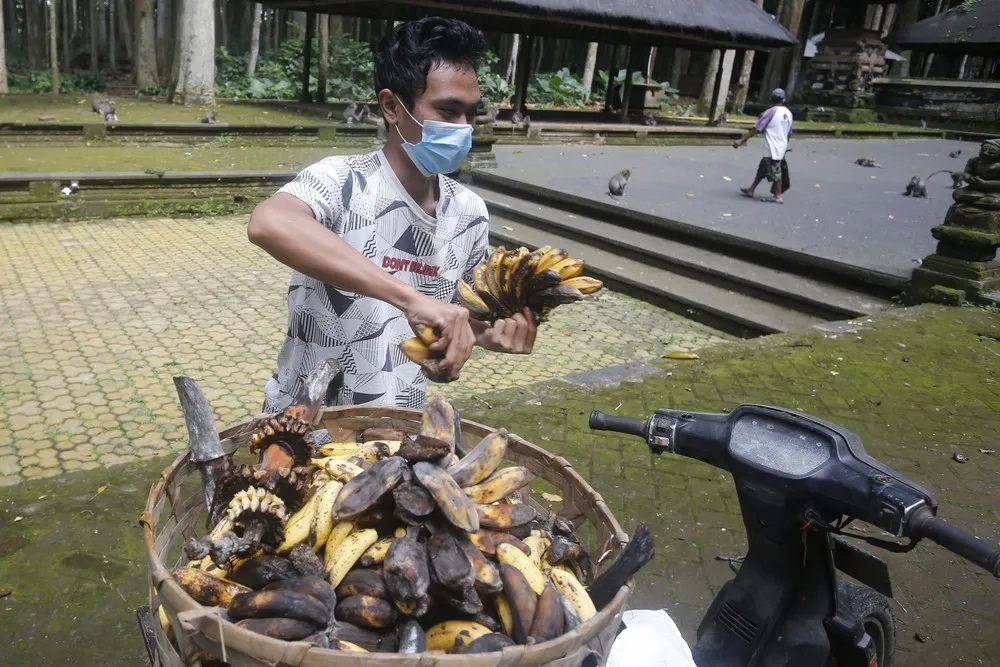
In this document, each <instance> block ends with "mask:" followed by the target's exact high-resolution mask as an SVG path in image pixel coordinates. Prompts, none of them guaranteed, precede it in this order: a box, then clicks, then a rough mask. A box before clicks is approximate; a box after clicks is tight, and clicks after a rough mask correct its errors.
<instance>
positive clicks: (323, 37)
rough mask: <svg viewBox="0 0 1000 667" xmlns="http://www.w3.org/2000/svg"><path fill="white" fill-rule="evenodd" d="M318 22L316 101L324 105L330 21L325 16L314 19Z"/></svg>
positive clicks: (328, 58) (327, 71)
mask: <svg viewBox="0 0 1000 667" xmlns="http://www.w3.org/2000/svg"><path fill="white" fill-rule="evenodd" d="M316 20H317V21H318V22H319V63H318V65H319V71H318V72H317V74H316V78H317V81H316V101H317V102H319V103H320V104H326V79H327V74H328V73H329V68H330V21H329V20H327V16H326V14H320V15H318V16H317V17H316Z"/></svg>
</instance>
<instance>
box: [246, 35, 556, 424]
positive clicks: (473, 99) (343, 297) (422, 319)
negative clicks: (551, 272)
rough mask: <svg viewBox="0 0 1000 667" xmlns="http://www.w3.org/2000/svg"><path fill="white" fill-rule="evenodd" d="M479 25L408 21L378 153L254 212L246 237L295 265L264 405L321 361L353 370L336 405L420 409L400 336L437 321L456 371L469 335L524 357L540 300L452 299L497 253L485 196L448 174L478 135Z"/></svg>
mask: <svg viewBox="0 0 1000 667" xmlns="http://www.w3.org/2000/svg"><path fill="white" fill-rule="evenodd" d="M485 50H486V42H485V39H484V38H483V35H482V33H481V32H480V31H479V30H477V29H475V28H473V27H471V26H469V25H467V24H465V23H463V22H461V21H456V20H453V19H446V18H436V17H428V18H423V19H420V20H417V21H411V22H409V23H401V24H400V25H398V26H396V27H395V28H394V29H393V30H392V32H391V34H389V35H388V36H387V37H386V38H385V40H384V42H383V44H382V45H381V48H380V49H379V51H378V53H376V55H375V76H374V83H375V94H376V97H377V99H378V105H379V111H380V113H381V115H382V117H383V118H384V119H385V124H386V128H387V130H388V138H387V140H386V143H385V146H384V147H383V148H382V149H381V150H379V151H375V152H373V153H367V154H364V155H347V156H341V155H338V156H333V157H328V158H326V159H324V160H321V161H320V162H317V163H316V164H314V165H312V166H310V167H307V168H306V169H304V170H303V171H302V172H301V173H299V175H298V176H296V177H295V180H293V181H292V182H291V183H289V184H288V185H286V186H284V187H283V188H281V190H280V191H279V192H278V193H277V194H275V195H274V196H273V197H271V198H270V199H267V200H265V201H264V202H262V203H261V204H259V205H258V206H257V208H256V209H254V211H253V213H252V214H251V216H250V224H249V226H248V228H247V234H248V236H249V238H250V241H251V242H252V243H254V244H256V245H258V246H260V247H261V248H263V249H264V250H266V251H267V252H268V253H269V254H270V255H272V256H273V257H274V258H275V259H277V260H278V261H280V262H282V263H283V264H285V265H287V266H289V267H290V268H291V269H292V270H293V272H292V280H291V285H290V286H289V288H288V326H287V328H286V329H285V332H284V333H285V340H284V344H283V345H282V347H281V351H280V353H279V354H278V363H277V366H278V368H277V370H276V371H275V373H274V374H273V376H272V377H271V379H270V380H269V381H268V382H267V384H266V386H265V387H264V393H265V396H266V401H265V403H264V407H263V411H264V412H277V411H280V410H283V409H284V408H286V407H287V406H288V405H290V404H291V402H292V401H293V399H294V397H295V396H296V394H297V392H298V389H299V386H300V385H301V384H302V381H303V379H304V378H305V377H306V376H307V375H308V373H309V371H310V370H311V369H312V367H313V365H314V364H315V363H316V361H317V360H319V359H324V358H333V359H336V360H337V361H338V362H340V364H341V365H342V366H343V368H344V378H343V385H342V386H341V387H339V389H338V391H337V396H336V398H335V399H333V400H334V401H335V402H336V404H337V405H368V406H380V405H385V406H397V407H405V408H419V407H420V406H421V405H422V404H423V402H424V397H425V394H426V389H427V378H426V377H425V376H424V375H423V374H422V373H421V370H420V367H419V366H418V365H417V364H415V363H413V362H412V361H410V360H409V359H407V358H406V356H405V355H403V353H402V352H401V351H400V349H399V343H400V342H401V341H403V340H405V339H407V338H410V337H411V336H413V329H412V328H411V327H413V326H416V325H418V324H422V325H427V326H430V327H433V328H434V329H436V330H437V332H438V333H439V334H440V336H441V338H440V339H439V340H438V341H437V342H436V343H434V344H433V345H431V349H435V350H439V351H442V352H444V354H445V357H444V359H443V360H442V362H441V367H442V369H443V370H444V371H445V372H448V373H449V374H451V375H458V370H459V369H460V368H461V367H462V365H463V364H464V363H465V362H466V360H468V358H469V355H470V354H471V353H472V348H473V345H478V346H480V347H482V348H484V349H487V350H490V351H493V352H507V353H512V354H528V353H529V352H531V350H532V346H533V344H534V340H535V333H536V323H535V320H534V317H533V316H532V314H531V311H530V310H528V309H525V311H524V312H522V313H514V314H513V315H512V316H511V317H509V318H507V319H504V320H498V321H497V322H496V323H495V324H493V325H492V326H490V325H487V324H485V323H482V322H477V321H470V319H469V312H468V311H467V310H466V309H465V308H462V307H461V306H459V305H457V304H456V303H455V284H456V282H457V281H458V279H459V278H464V279H465V280H466V281H471V280H472V276H471V274H472V269H473V268H474V267H475V266H476V264H478V263H479V262H480V261H481V260H482V259H483V258H484V257H486V253H487V252H488V250H489V214H488V213H487V210H486V204H485V203H484V202H483V200H482V199H481V198H480V197H479V196H478V195H477V194H476V193H474V192H472V191H471V190H468V189H467V188H465V187H463V186H462V185H460V184H459V183H457V182H456V181H454V180H452V179H451V178H449V177H448V176H447V174H450V173H453V172H455V171H457V170H458V168H459V166H460V165H461V164H462V162H463V161H464V160H465V156H466V154H467V153H468V152H469V148H470V146H471V143H472V119H473V117H474V116H475V113H476V106H477V105H478V103H479V85H478V82H477V76H476V69H477V67H478V66H479V62H480V59H481V57H482V56H483V54H484V52H485Z"/></svg>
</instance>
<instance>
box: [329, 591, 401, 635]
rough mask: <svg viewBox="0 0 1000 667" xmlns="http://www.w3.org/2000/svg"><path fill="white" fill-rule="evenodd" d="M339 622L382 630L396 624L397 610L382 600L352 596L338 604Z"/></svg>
mask: <svg viewBox="0 0 1000 667" xmlns="http://www.w3.org/2000/svg"><path fill="white" fill-rule="evenodd" d="M337 620H339V621H345V622H347V623H351V624H353V625H357V626H360V627H362V628H371V629H376V630H381V629H383V628H388V627H390V626H391V625H392V624H393V623H395V622H396V609H395V608H394V607H393V606H392V604H390V603H389V602H387V601H385V600H383V599H382V598H376V597H372V596H370V595H352V596H351V597H349V598H344V599H343V600H341V601H340V602H339V603H338V604H337Z"/></svg>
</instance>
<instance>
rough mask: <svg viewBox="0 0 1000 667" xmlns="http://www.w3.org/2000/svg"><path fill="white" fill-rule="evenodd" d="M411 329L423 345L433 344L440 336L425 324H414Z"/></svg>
mask: <svg viewBox="0 0 1000 667" xmlns="http://www.w3.org/2000/svg"><path fill="white" fill-rule="evenodd" d="M413 331H414V333H416V334H417V338H419V339H420V342H422V343H423V344H424V345H433V344H434V343H436V342H438V340H439V339H440V338H441V336H439V335H438V334H437V332H436V331H434V329H433V327H429V326H427V325H426V324H418V325H416V326H415V327H413Z"/></svg>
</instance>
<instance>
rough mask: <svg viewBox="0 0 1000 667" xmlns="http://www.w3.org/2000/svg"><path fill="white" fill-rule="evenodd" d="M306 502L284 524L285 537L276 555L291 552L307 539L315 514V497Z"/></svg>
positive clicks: (315, 494)
mask: <svg viewBox="0 0 1000 667" xmlns="http://www.w3.org/2000/svg"><path fill="white" fill-rule="evenodd" d="M317 495H319V494H318V491H317V493H314V494H313V496H312V498H310V499H309V500H308V501H306V504H305V505H303V506H302V507H300V508H299V511H298V512H296V513H295V514H293V515H292V518H290V519H289V520H288V523H286V524H285V536H284V538H283V539H282V541H281V545H280V546H279V547H278V553H279V554H283V553H285V552H286V551H291V550H292V548H293V547H296V546H298V545H299V544H302V543H303V542H305V541H306V540H307V539H309V532H310V530H311V528H312V520H313V516H315V514H316V496H317Z"/></svg>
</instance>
